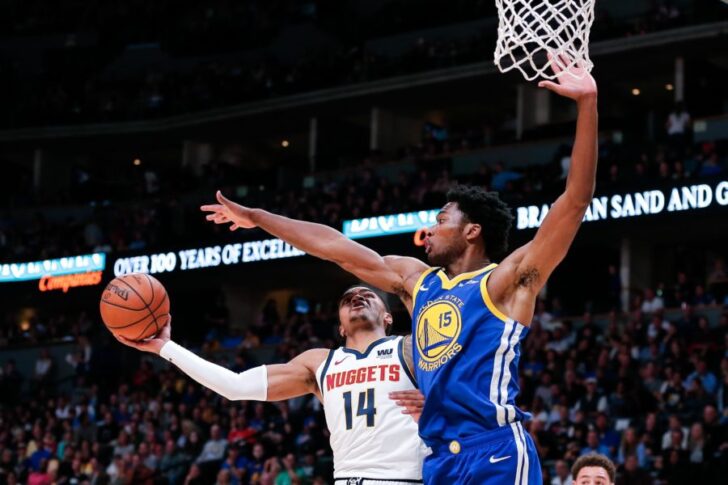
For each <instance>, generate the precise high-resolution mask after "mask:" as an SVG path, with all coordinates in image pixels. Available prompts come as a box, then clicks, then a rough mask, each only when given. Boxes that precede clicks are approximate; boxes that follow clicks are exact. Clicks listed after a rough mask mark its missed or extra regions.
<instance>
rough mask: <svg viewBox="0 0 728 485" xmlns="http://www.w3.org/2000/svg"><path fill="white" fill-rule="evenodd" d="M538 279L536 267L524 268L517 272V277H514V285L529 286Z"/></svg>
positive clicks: (538, 274) (539, 276)
mask: <svg viewBox="0 0 728 485" xmlns="http://www.w3.org/2000/svg"><path fill="white" fill-rule="evenodd" d="M540 279H541V274H540V273H539V271H538V270H537V269H536V268H534V267H530V268H526V269H524V270H522V271H520V272H519V273H518V277H517V278H516V287H521V288H530V287H532V286H533V285H535V284H537V283H538V281H539V280H540Z"/></svg>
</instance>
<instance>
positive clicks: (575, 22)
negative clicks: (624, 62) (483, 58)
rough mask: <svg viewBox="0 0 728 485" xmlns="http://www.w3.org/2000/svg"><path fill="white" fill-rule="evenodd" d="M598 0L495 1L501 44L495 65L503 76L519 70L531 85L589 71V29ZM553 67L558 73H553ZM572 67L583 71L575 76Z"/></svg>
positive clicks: (497, 50) (591, 65)
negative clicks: (541, 79) (536, 81)
mask: <svg viewBox="0 0 728 485" xmlns="http://www.w3.org/2000/svg"><path fill="white" fill-rule="evenodd" d="M594 1H595V0H496V1H495V4H496V6H497V7H498V42H497V44H496V47H495V54H494V62H495V64H496V66H498V69H499V70H500V71H501V72H508V71H511V70H513V69H518V70H519V71H521V73H522V74H523V76H524V77H525V78H526V79H527V80H529V81H532V80H534V79H536V78H546V79H556V78H557V77H559V76H563V75H564V74H565V73H568V74H569V75H571V76H574V77H577V78H581V77H583V76H584V75H585V74H586V73H589V72H591V70H592V67H594V64H593V63H592V61H591V59H589V31H590V30H591V26H592V22H593V21H594ZM552 63H556V64H557V66H556V67H557V69H555V70H553V69H551V65H552ZM572 67H580V68H581V69H578V70H576V71H575V72H574V70H572V69H571V68H572Z"/></svg>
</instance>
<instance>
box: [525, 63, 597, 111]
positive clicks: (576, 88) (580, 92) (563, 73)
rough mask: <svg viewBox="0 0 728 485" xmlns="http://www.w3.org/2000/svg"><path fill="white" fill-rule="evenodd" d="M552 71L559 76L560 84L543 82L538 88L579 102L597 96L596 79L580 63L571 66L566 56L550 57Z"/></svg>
mask: <svg viewBox="0 0 728 485" xmlns="http://www.w3.org/2000/svg"><path fill="white" fill-rule="evenodd" d="M549 62H550V63H551V70H553V71H554V74H556V75H557V76H558V78H557V80H558V83H555V82H552V81H541V82H539V83H538V86H539V87H541V88H546V89H548V90H550V91H553V92H555V93H556V94H559V95H561V96H564V97H566V98H571V99H573V100H574V101H579V100H581V99H584V98H585V97H589V96H596V94H597V83H596V81H594V78H593V77H592V76H591V74H589V73H588V72H586V70H585V69H584V68H583V67H581V65H580V64H579V63H577V64H576V65H574V66H571V67H567V66H570V64H571V63H570V62H569V60H568V58H567V57H565V55H564V54H560V55H556V56H552V55H549Z"/></svg>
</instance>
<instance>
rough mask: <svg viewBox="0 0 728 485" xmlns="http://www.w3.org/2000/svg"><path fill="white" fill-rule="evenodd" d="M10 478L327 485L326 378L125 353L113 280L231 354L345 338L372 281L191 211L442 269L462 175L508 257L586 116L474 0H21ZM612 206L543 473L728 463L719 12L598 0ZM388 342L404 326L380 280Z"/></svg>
mask: <svg viewBox="0 0 728 485" xmlns="http://www.w3.org/2000/svg"><path fill="white" fill-rule="evenodd" d="M2 5H3V15H2V16H0V27H1V28H0V106H2V109H0V167H2V172H1V175H0V308H1V309H2V311H1V312H0V366H1V369H2V370H1V372H0V484H5V483H7V484H14V483H32V484H45V483H68V484H81V483H89V484H102V483H114V484H132V483H133V484H138V483H142V484H148V483H150V484H182V483H184V484H198V483H201V484H210V483H217V484H235V485H237V484H276V485H279V484H293V483H299V484H314V483H315V484H324V483H328V484H331V483H333V481H332V479H331V475H332V460H331V451H330V448H329V444H328V432H327V430H326V426H325V421H324V417H323V412H322V409H321V406H320V403H318V402H317V401H316V400H315V399H314V398H311V397H306V398H300V399H295V400H292V401H289V402H282V403H276V404H263V403H255V402H228V401H226V400H225V399H223V398H221V397H220V396H218V395H216V394H214V393H212V392H211V391H208V390H206V389H204V388H202V387H201V386H199V385H197V384H195V383H194V382H193V381H191V380H190V379H188V378H186V377H184V376H183V375H182V374H181V373H180V372H179V371H177V370H176V369H175V368H173V367H170V366H168V365H166V364H165V363H163V362H162V361H161V359H156V358H152V356H145V355H142V354H141V353H139V352H136V351H133V350H129V349H126V348H122V346H121V345H120V344H118V342H116V341H115V340H114V339H113V338H112V337H111V335H110V334H109V333H108V332H107V331H106V329H105V328H104V327H103V324H102V322H101V320H100V317H99V313H98V300H99V296H100V294H101V290H102V289H103V287H104V285H105V284H106V283H107V282H108V281H109V280H111V279H112V278H113V277H114V276H116V275H120V274H125V273H129V272H135V271H144V272H149V273H152V274H154V275H155V276H156V277H157V278H158V279H160V281H162V283H163V284H164V285H165V286H166V288H167V289H168V291H169V293H170V298H171V302H172V313H173V315H174V327H173V337H174V339H175V340H176V341H178V342H179V343H181V344H183V345H185V346H187V347H189V348H191V349H193V350H195V351H196V352H197V353H199V354H201V355H203V356H204V357H205V358H208V359H210V360H212V361H215V362H218V363H220V364H222V365H225V366H226V367H229V368H231V369H234V370H238V371H242V370H244V369H246V368H249V367H252V366H255V365H260V364H265V363H273V362H285V361H287V360H289V359H290V358H292V357H293V356H295V355H297V354H299V353H300V352H302V351H304V350H306V349H309V348H312V347H322V346H323V347H333V346H338V345H340V342H339V341H338V339H337V337H336V336H337V332H336V329H337V312H336V301H337V298H338V297H339V295H340V294H341V293H342V292H343V291H344V289H346V287H347V286H348V285H351V284H354V283H356V280H355V279H353V278H352V277H351V276H349V275H347V274H345V273H343V272H342V271H341V270H339V269H338V268H337V267H335V266H334V265H332V264H329V263H325V262H322V261H318V260H316V259H314V258H311V257H308V256H305V255H301V254H299V253H298V252H296V251H293V250H292V249H291V248H290V247H285V246H281V245H278V244H277V243H275V242H274V243H271V242H270V239H271V238H270V236H268V235H266V234H265V233H262V232H260V231H257V230H251V231H237V232H235V233H230V232H229V231H228V230H227V228H225V227H218V226H215V225H212V224H210V223H207V222H206V221H205V219H204V215H203V214H202V213H201V212H200V211H199V206H200V204H202V203H209V202H212V201H213V200H214V193H215V191H216V190H217V189H221V190H223V192H224V193H225V194H226V195H228V196H229V197H230V198H233V199H235V200H237V201H240V202H242V203H244V204H247V205H251V206H259V207H262V208H265V209H267V210H270V211H272V212H276V213H279V214H283V215H287V216H290V217H295V218H300V219H305V220H310V221H315V222H321V223H324V224H328V225H330V226H332V227H334V228H337V229H340V230H345V233H346V234H347V235H348V236H349V237H354V238H359V240H360V241H361V242H362V243H363V244H366V245H367V246H370V247H372V248H374V249H375V250H377V251H379V252H381V253H384V254H388V253H392V254H404V255H412V256H416V257H420V258H423V256H424V255H423V252H422V248H421V240H420V239H419V236H420V235H421V232H415V231H416V230H417V229H419V228H421V227H424V226H426V225H427V224H428V223H429V221H431V220H432V216H433V212H432V211H433V210H435V209H437V208H439V207H440V206H441V205H442V204H443V202H444V198H445V193H446V192H447V190H448V188H449V187H450V186H451V185H452V184H454V183H456V182H461V183H468V184H475V185H479V186H483V187H487V188H488V189H490V190H495V191H498V192H499V193H500V195H501V197H502V198H503V199H504V200H506V201H507V202H508V203H509V204H511V206H512V207H513V209H514V215H515V216H516V224H515V227H514V229H513V232H512V235H511V248H516V247H518V246H520V245H521V244H523V243H524V242H526V241H528V240H530V239H531V238H532V237H533V235H534V233H535V230H536V227H537V226H538V224H539V223H540V220H541V218H542V216H543V213H544V208H545V207H546V208H547V207H548V204H550V203H551V202H553V201H554V200H555V198H556V196H557V195H558V194H559V193H560V192H561V191H562V190H563V186H564V180H565V176H566V173H567V171H568V167H569V164H570V158H569V156H570V151H571V146H570V143H571V141H572V138H573V132H574V121H575V117H576V112H575V106H574V104H573V103H572V102H570V101H569V100H565V99H560V98H558V97H556V96H554V95H551V94H549V93H548V92H546V91H543V90H539V89H538V88H537V87H536V86H535V84H533V83H525V82H523V80H522V78H520V77H519V76H518V75H515V74H512V75H502V74H499V73H497V71H496V69H495V67H494V66H493V64H492V53H493V50H494V48H495V38H496V33H497V31H496V29H497V20H498V19H497V15H496V10H495V5H494V2H485V1H480V0H470V1H462V0H449V1H442V0H419V1H414V0H368V1H363V0H338V1H333V0H304V1H292V0H289V1H287V0H267V1H260V0H238V1H232V0H203V1H197V2H191V1H186V0H181V1H177V2H169V1H166V0H156V1H154V2H150V1H139V0H126V1H117V0H106V1H96V0H86V1H78V0H69V1H64V2H49V1H41V0H22V1H21V0H5V1H3V2H2ZM591 57H592V59H593V60H594V63H595V66H596V67H595V68H594V71H593V75H594V77H595V78H596V79H597V81H598V83H599V89H600V105H599V108H600V131H601V132H600V148H599V151H600V155H599V156H600V160H599V173H598V181H597V193H596V199H595V202H594V204H593V205H592V207H591V208H590V209H589V212H588V213H587V218H586V220H587V222H585V224H584V225H583V227H582V229H581V231H580V233H579V236H578V237H577V239H576V242H575V244H574V246H573V247H572V249H571V251H570V253H569V255H568V256H567V258H566V260H565V261H564V262H563V263H562V265H561V266H560V267H559V268H558V269H557V271H556V273H555V274H554V275H553V277H552V279H551V281H550V282H549V284H548V286H547V288H546V289H545V290H544V292H543V294H542V298H541V299H540V300H539V302H538V307H537V312H536V317H535V319H534V322H533V324H532V330H531V332H530V334H529V336H528V338H527V339H526V340H525V342H524V344H523V353H522V358H521V367H522V369H521V395H520V400H519V405H520V406H521V407H522V408H524V409H527V410H529V411H530V412H532V413H533V415H534V418H535V419H534V420H533V421H531V422H530V424H529V431H530V433H531V434H532V436H533V437H534V439H535V441H536V443H537V446H538V449H539V453H540V455H541V460H542V464H543V467H544V477H545V483H554V484H557V485H563V484H567V483H570V482H569V480H568V479H567V478H566V476H567V475H568V467H569V466H570V464H571V463H572V462H573V460H574V459H575V458H577V457H578V456H579V455H581V454H583V453H586V452H588V451H592V450H597V451H599V452H602V453H606V454H608V455H609V456H610V457H611V458H612V459H613V460H614V461H615V462H616V463H617V464H618V466H619V478H618V481H617V483H619V484H649V483H662V484H683V483H718V482H719V481H720V480H724V478H723V479H721V478H720V477H725V476H726V473H728V353H727V343H728V269H727V267H726V258H727V257H728V223H727V222H726V221H727V220H728V219H727V216H728V5H727V4H726V2H722V1H719V0H631V1H626V0H612V1H610V2H606V1H601V2H597V6H596V20H595V22H594V26H593V29H592V33H591ZM390 304H391V305H392V306H393V309H394V310H393V311H394V314H395V332H397V333H408V332H409V328H410V320H409V317H408V315H407V313H406V311H405V310H404V308H403V307H402V306H401V305H399V304H398V302H397V301H395V300H394V299H390Z"/></svg>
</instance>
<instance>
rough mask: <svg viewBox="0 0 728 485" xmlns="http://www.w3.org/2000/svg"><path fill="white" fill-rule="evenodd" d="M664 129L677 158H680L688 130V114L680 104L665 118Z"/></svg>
mask: <svg viewBox="0 0 728 485" xmlns="http://www.w3.org/2000/svg"><path fill="white" fill-rule="evenodd" d="M665 128H666V129H667V137H668V140H669V143H670V145H671V146H672V148H673V149H674V150H676V152H677V155H678V156H682V155H683V154H684V152H685V145H686V143H687V141H688V132H689V129H690V113H688V112H687V110H686V109H685V105H684V104H683V103H682V102H678V103H677V104H675V108H674V109H673V110H672V111H671V112H670V114H669V115H668V117H667V121H666V123H665Z"/></svg>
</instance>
